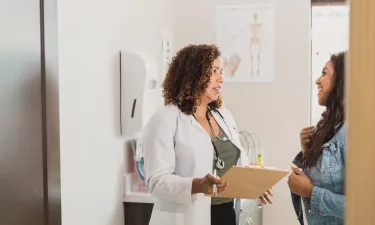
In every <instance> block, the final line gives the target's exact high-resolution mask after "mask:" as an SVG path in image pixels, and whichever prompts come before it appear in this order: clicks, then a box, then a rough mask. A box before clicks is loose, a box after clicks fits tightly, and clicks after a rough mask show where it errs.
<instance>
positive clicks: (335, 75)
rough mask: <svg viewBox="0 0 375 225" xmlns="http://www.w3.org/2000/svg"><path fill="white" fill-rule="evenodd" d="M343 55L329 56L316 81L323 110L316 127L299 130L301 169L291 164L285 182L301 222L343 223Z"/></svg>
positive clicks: (298, 162) (298, 161)
mask: <svg viewBox="0 0 375 225" xmlns="http://www.w3.org/2000/svg"><path fill="white" fill-rule="evenodd" d="M345 55H346V53H345V52H340V53H338V54H335V55H332V56H331V58H330V60H329V61H328V62H327V63H326V64H325V67H324V68H323V71H322V75H321V76H320V77H319V78H318V79H317V80H316V84H317V86H318V90H319V94H318V102H319V104H320V105H322V106H325V107H326V110H325V111H324V112H323V114H322V118H321V120H320V121H319V122H318V124H317V125H316V127H307V128H304V129H302V131H301V135H300V136H301V146H302V151H301V152H300V153H299V154H298V155H297V156H296V158H295V159H294V160H293V163H294V164H295V165H296V166H297V167H299V168H301V169H299V168H295V167H293V166H292V170H293V172H292V174H291V175H290V176H289V180H288V185H289V188H290V190H291V192H292V201H293V206H294V209H295V211H296V213H297V217H298V220H299V221H300V224H302V225H303V224H304V216H306V217H305V220H306V219H307V223H308V224H309V225H343V224H344V207H345V194H344V184H345V152H346V147H345V137H346V131H345V124H344V118H345V117H344V77H345ZM301 200H302V201H301ZM302 203H303V204H302ZM302 207H304V209H303V208H302Z"/></svg>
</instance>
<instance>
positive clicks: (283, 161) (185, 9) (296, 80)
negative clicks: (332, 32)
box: [174, 0, 311, 225]
mask: <svg viewBox="0 0 375 225" xmlns="http://www.w3.org/2000/svg"><path fill="white" fill-rule="evenodd" d="M249 3H262V4H267V3H275V13H276V15H275V19H276V23H275V29H276V31H275V35H276V37H275V41H276V42H275V47H276V59H275V65H276V68H275V71H276V75H275V82H273V83H269V84H224V86H225V88H224V91H223V93H224V98H225V104H226V107H227V108H229V109H230V110H231V112H232V113H233V115H234V117H235V119H236V122H237V124H238V126H239V129H241V130H248V131H252V132H255V133H257V134H258V135H259V136H260V138H261V139H262V144H263V147H264V148H265V150H266V155H265V164H266V165H268V166H275V167H280V168H286V169H289V168H290V165H291V161H292V160H293V158H294V156H295V155H296V154H297V153H298V151H299V149H300V147H299V146H300V145H299V132H300V129H302V128H303V127H304V126H308V125H309V111H310V110H309V102H310V100H309V99H310V98H309V94H310V92H309V91H310V89H309V87H310V83H309V82H310V66H309V62H310V51H309V49H310V40H309V27H310V11H311V8H310V1H307V0H305V1H301V0H283V1H280V0H268V1H265V0H257V1H255V0H253V1H250V0H247V1H246V0H237V1H229V0H205V1H201V0H190V1H180V2H179V3H178V6H177V10H176V14H177V15H178V16H177V21H176V24H175V29H174V32H175V39H176V41H175V48H176V49H179V48H182V47H183V46H185V45H187V44H190V43H192V44H197V43H215V42H216V38H215V29H214V28H215V7H216V6H217V5H221V4H230V5H234V4H249ZM286 181H287V180H286V179H284V180H283V181H281V182H280V183H279V184H278V185H277V186H275V187H274V192H275V195H276V196H275V198H274V201H275V203H274V205H272V206H267V207H265V208H264V213H263V224H264V225H279V224H280V225H292V224H298V223H297V220H296V215H295V213H294V210H293V207H292V203H291V199H290V192H289V188H288V186H287V183H286Z"/></svg>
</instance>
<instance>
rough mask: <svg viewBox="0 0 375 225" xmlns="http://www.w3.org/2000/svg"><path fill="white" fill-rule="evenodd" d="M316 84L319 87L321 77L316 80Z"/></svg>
mask: <svg viewBox="0 0 375 225" xmlns="http://www.w3.org/2000/svg"><path fill="white" fill-rule="evenodd" d="M315 84H317V85H319V84H320V77H318V79H316V81H315Z"/></svg>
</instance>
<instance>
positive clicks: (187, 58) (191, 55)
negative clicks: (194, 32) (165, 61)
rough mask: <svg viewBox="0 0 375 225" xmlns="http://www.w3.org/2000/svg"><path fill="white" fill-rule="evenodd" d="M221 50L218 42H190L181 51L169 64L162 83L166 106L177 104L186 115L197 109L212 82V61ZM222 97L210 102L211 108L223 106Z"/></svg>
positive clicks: (218, 55)
mask: <svg viewBox="0 0 375 225" xmlns="http://www.w3.org/2000/svg"><path fill="white" fill-rule="evenodd" d="M220 55H221V53H220V50H219V49H218V47H217V46H215V45H188V46H187V47H185V48H183V49H181V50H179V51H178V52H177V54H176V56H175V57H173V59H172V62H171V64H170V65H169V68H168V72H167V75H166V77H165V79H164V82H163V97H164V104H165V105H170V104H172V105H176V106H177V107H178V108H179V109H180V110H181V111H182V112H184V113H185V114H188V115H191V114H193V113H195V111H196V110H197V106H198V105H199V104H200V98H201V96H202V95H204V93H205V92H206V89H207V87H208V86H209V85H210V80H211V76H212V69H213V62H214V60H215V59H217V58H218V57H220ZM221 105H222V99H221V97H220V96H219V98H218V99H217V100H216V101H213V102H211V103H209V107H210V108H211V109H216V108H220V107H221Z"/></svg>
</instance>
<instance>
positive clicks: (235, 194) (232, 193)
mask: <svg viewBox="0 0 375 225" xmlns="http://www.w3.org/2000/svg"><path fill="white" fill-rule="evenodd" d="M289 173H290V172H289V171H288V170H279V169H275V168H267V167H258V166H250V167H240V166H233V167H232V168H231V169H229V170H228V172H226V173H225V174H224V176H222V177H221V179H222V180H223V181H226V182H227V183H228V187H227V190H226V191H224V192H221V193H218V194H217V195H216V197H223V198H242V199H257V198H259V197H260V196H261V195H262V194H263V193H264V192H266V191H267V190H268V189H270V188H271V187H272V186H274V185H275V184H276V183H278V182H279V181H280V180H281V179H283V178H284V177H285V176H286V175H288V174H289ZM211 189H212V187H211Z"/></svg>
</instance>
